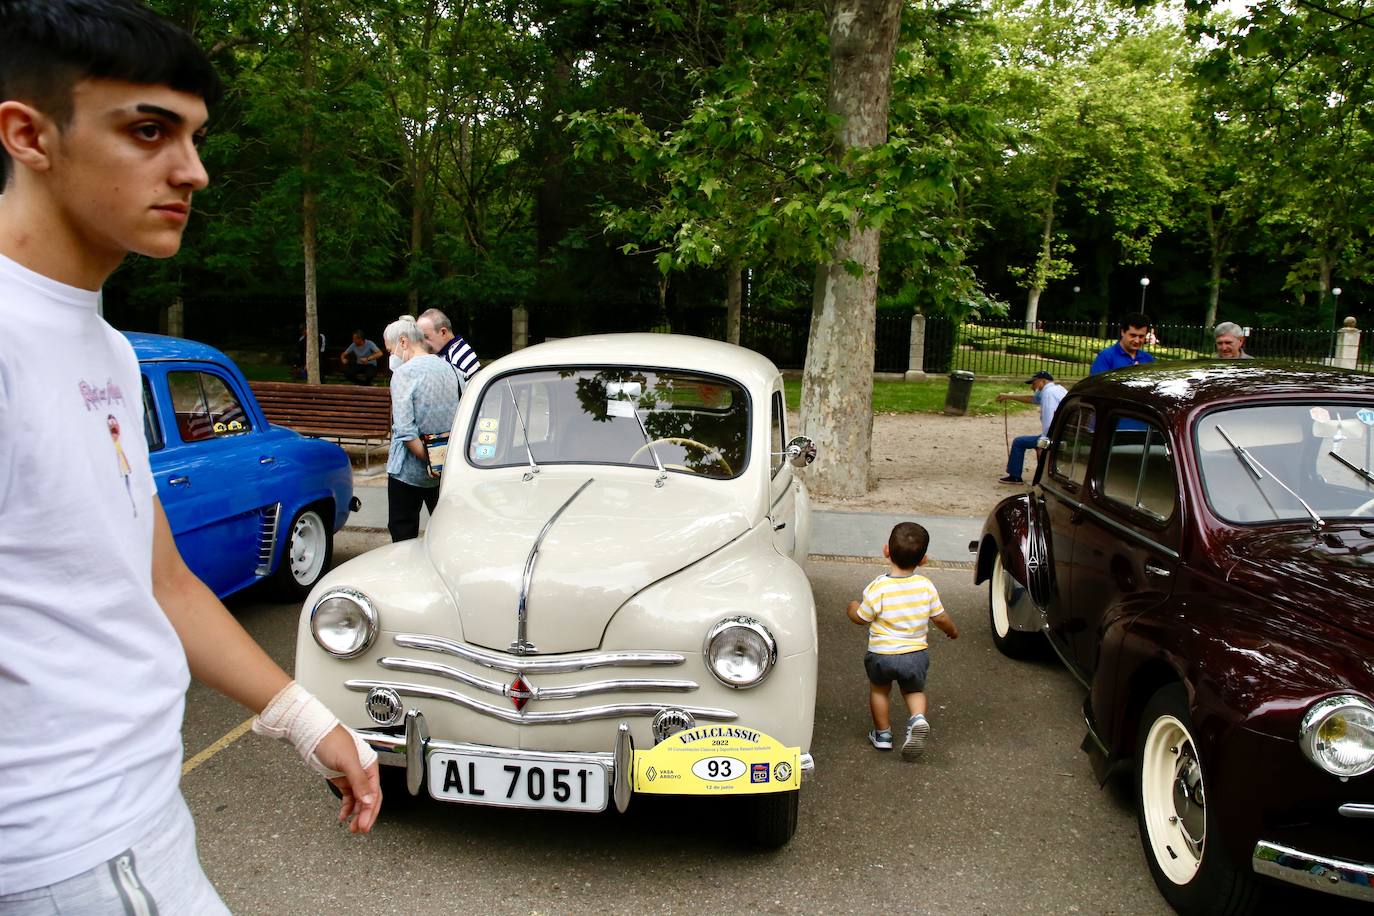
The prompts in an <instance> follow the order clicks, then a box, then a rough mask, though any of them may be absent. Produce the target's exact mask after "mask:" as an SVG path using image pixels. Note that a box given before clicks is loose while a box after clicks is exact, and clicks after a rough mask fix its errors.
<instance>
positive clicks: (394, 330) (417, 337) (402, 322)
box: [382, 315, 425, 347]
mask: <svg viewBox="0 0 1374 916" xmlns="http://www.w3.org/2000/svg"><path fill="white" fill-rule="evenodd" d="M402 337H404V338H405V339H406V340H408V341H410V342H411V343H413V344H420V346H421V347H423V346H424V343H425V335H424V334H422V333H420V328H419V327H418V326H417V325H416V324H415V316H414V315H402V316H401V317H400V318H397V319H396V320H395V321H393V322H391V324H389V325H387V326H386V330H385V331H383V332H382V340H383V341H384V342H385V343H386V345H387V346H388V347H394V346H396V342H397V341H399V340H400V339H401V338H402Z"/></svg>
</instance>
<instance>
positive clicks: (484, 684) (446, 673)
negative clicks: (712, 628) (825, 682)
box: [377, 655, 697, 700]
mask: <svg viewBox="0 0 1374 916" xmlns="http://www.w3.org/2000/svg"><path fill="white" fill-rule="evenodd" d="M377 664H378V665H379V666H381V667H383V668H386V669H388V670H391V671H409V672H411V673H412V674H432V675H434V676H435V677H446V678H448V679H450V680H454V681H458V682H459V683H460V684H466V685H468V686H469V687H475V688H476V689H478V690H484V691H486V692H487V693H494V694H497V695H498V696H509V695H510V691H509V685H508V684H506V683H504V682H502V681H491V680H487V679H486V678H484V677H478V676H477V675H475V674H468V673H467V672H466V671H461V670H459V669H458V668H454V667H453V666H452V665H441V664H438V663H437V662H423V661H417V660H415V659H411V658H397V657H396V656H394V655H387V656H384V657H383V658H379V659H377ZM696 689H697V684H696V682H695V681H670V680H656V679H654V678H619V679H616V680H610V681H592V682H590V683H587V684H569V685H567V686H563V687H534V686H531V687H530V688H529V692H528V696H527V697H526V698H527V699H531V700H566V699H572V698H574V697H585V696H591V695H592V694H596V693H614V692H616V691H618V690H665V691H672V692H678V693H685V692H686V691H689V690H696Z"/></svg>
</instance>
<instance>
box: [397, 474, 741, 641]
mask: <svg viewBox="0 0 1374 916" xmlns="http://www.w3.org/2000/svg"><path fill="white" fill-rule="evenodd" d="M563 470H566V471H568V472H569V473H557V472H558V471H563ZM483 476H484V477H486V475H483ZM465 483H466V480H465ZM555 521H556V524H554V522H555ZM757 521H758V519H751V518H750V516H749V512H748V511H747V510H746V508H745V507H744V505H742V500H741V499H740V498H739V492H738V489H737V488H735V487H733V486H731V482H729V481H716V480H709V479H706V478H693V477H692V476H690V475H686V474H680V475H674V476H673V479H672V480H671V481H670V485H667V486H663V487H659V488H655V487H654V474H653V473H652V472H651V471H646V470H644V469H630V468H626V469H619V468H613V467H606V468H598V470H597V474H596V478H595V484H594V485H590V486H589V485H588V483H587V473H586V470H585V469H581V468H578V469H562V468H554V469H551V468H548V467H546V468H544V471H543V473H541V474H539V475H538V476H537V477H536V478H535V479H533V480H530V481H522V480H521V479H520V477H519V476H518V475H515V474H511V473H500V472H494V473H493V474H492V475H490V476H489V477H486V479H483V480H482V482H480V483H477V484H475V485H473V486H464V487H462V488H458V487H454V486H446V487H445V491H444V494H443V497H442V498H441V502H440V507H439V511H438V512H436V513H435V516H434V518H433V520H432V521H431V522H430V525H429V528H428V530H427V531H426V532H425V539H424V540H425V552H426V555H427V556H428V558H429V561H430V562H431V563H432V564H433V566H434V569H435V571H436V572H437V573H438V574H439V577H440V579H441V580H442V581H443V583H444V585H445V586H446V588H447V590H448V592H449V594H450V595H452V596H453V600H454V604H455V605H456V607H457V613H458V615H459V617H460V619H461V632H462V634H463V641H464V642H466V643H468V644H470V645H474V646H481V647H484V648H486V649H489V650H495V651H497V652H503V653H505V652H512V648H511V647H512V638H513V637H514V638H515V642H516V645H517V646H523V647H525V648H523V649H521V651H523V652H532V651H533V647H538V653H539V654H540V655H554V654H563V653H571V652H587V651H592V650H595V649H596V648H598V647H599V646H600V645H601V640H602V636H603V634H604V633H605V631H606V627H607V625H609V623H610V621H611V618H612V617H614V616H615V613H616V611H618V610H619V609H620V607H621V606H622V605H624V604H625V602H626V601H628V600H630V598H632V597H633V596H634V595H635V594H637V593H638V592H640V591H642V590H643V589H645V588H647V587H648V586H650V585H652V584H654V583H655V582H658V581H659V580H661V579H664V578H666V577H668V576H671V575H673V574H674V573H676V572H678V571H680V570H682V569H684V568H686V567H688V566H690V565H692V564H693V563H696V562H697V561H698V560H700V559H702V558H703V557H705V556H708V555H710V554H711V553H713V552H715V551H717V550H719V549H720V548H721V547H723V546H725V545H726V544H729V543H730V542H731V541H733V540H735V539H736V538H739V537H740V536H741V535H743V534H745V533H746V532H748V531H749V530H750V528H751V527H752V525H753V524H755V523H757ZM522 615H523V631H522V630H521V618H522ZM407 629H409V627H407ZM426 629H429V630H430V632H442V630H441V629H440V628H439V627H438V625H437V624H436V626H434V627H426ZM515 657H517V658H529V657H530V655H528V654H521V655H516V656H515Z"/></svg>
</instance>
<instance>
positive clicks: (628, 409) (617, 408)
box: [606, 401, 635, 418]
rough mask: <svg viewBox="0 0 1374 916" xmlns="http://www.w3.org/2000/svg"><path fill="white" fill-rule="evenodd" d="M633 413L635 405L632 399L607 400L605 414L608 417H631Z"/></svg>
mask: <svg viewBox="0 0 1374 916" xmlns="http://www.w3.org/2000/svg"><path fill="white" fill-rule="evenodd" d="M634 415H635V405H634V402H633V401H607V402H606V416H608V417H626V418H629V417H633V416H634Z"/></svg>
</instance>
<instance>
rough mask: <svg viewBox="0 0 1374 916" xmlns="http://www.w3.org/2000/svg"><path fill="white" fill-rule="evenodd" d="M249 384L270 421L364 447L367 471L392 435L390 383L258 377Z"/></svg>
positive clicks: (320, 436) (298, 430)
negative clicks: (378, 385)
mask: <svg viewBox="0 0 1374 916" xmlns="http://www.w3.org/2000/svg"><path fill="white" fill-rule="evenodd" d="M248 387H250V388H252V389H253V396H254V397H256V398H257V400H258V406H260V407H261V408H262V412H263V415H264V416H266V417H267V420H268V422H269V423H275V424H276V425H278V426H285V427H286V428H287V429H294V430H295V431H296V432H298V433H300V434H301V435H303V436H310V437H312V438H315V439H330V440H333V441H334V442H337V443H339V444H340V445H346V444H347V445H360V446H362V449H363V468H364V470H366V469H368V467H369V466H370V460H371V454H372V452H373V450H376V449H384V448H386V447H387V444H388V442H390V440H391V389H390V388H373V387H368V386H364V385H302V384H298V383H296V382H255V381H250V382H249V383H248Z"/></svg>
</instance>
